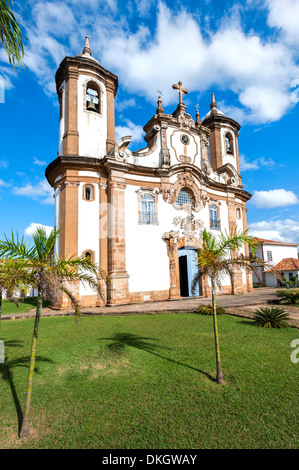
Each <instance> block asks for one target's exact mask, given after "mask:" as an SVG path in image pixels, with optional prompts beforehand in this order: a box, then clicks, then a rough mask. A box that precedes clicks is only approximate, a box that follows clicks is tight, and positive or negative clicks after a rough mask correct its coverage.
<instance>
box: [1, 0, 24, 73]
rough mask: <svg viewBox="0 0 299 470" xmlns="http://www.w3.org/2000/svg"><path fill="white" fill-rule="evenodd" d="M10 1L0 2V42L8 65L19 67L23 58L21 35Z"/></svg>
mask: <svg viewBox="0 0 299 470" xmlns="http://www.w3.org/2000/svg"><path fill="white" fill-rule="evenodd" d="M12 3H13V2H12V1H11V2H10V1H9V0H0V41H1V43H2V45H3V47H4V49H5V51H6V53H7V55H8V59H9V62H10V64H11V65H12V66H13V67H14V68H15V66H16V65H18V67H20V66H21V65H23V64H22V58H23V56H24V46H23V39H25V38H24V36H23V33H22V31H21V28H20V26H19V24H18V21H17V19H16V16H15V14H14V13H13V11H12V9H11V6H10V5H12Z"/></svg>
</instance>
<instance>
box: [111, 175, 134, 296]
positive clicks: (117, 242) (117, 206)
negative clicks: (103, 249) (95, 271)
mask: <svg viewBox="0 0 299 470" xmlns="http://www.w3.org/2000/svg"><path fill="white" fill-rule="evenodd" d="M112 173H113V172H112ZM125 188H126V184H125V180H124V178H121V177H119V176H115V175H113V174H112V175H111V176H110V178H109V180H108V275H109V286H108V299H107V301H108V305H114V304H122V303H128V302H129V275H128V273H127V270H126V240H125Z"/></svg>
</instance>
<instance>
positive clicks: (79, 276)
mask: <svg viewBox="0 0 299 470" xmlns="http://www.w3.org/2000/svg"><path fill="white" fill-rule="evenodd" d="M58 233H59V231H57V230H56V229H53V230H52V231H51V233H50V235H49V236H47V235H46V231H45V229H44V228H42V227H39V228H38V229H37V230H36V232H35V233H34V234H33V246H31V244H28V243H27V242H25V241H24V239H23V238H22V239H21V240H19V237H18V235H17V236H16V237H15V236H14V234H13V233H12V236H11V239H8V238H7V237H6V235H5V240H4V241H0V257H11V258H14V259H17V260H19V262H20V265H19V272H18V276H17V280H18V282H23V284H25V285H30V286H32V287H34V288H36V289H37V291H38V295H37V307H36V315H35V323H34V329H33V338H32V347H31V355H30V367H29V375H28V382H27V392H26V402H25V412H24V418H23V423H22V427H21V431H20V437H25V436H27V435H28V433H29V415H30V407H31V393H32V383H33V374H34V364H35V356H36V346H37V336H38V328H39V321H40V316H41V312H42V305H43V299H49V300H50V301H51V302H52V303H55V302H56V301H57V300H58V299H59V296H61V295H63V294H66V295H67V296H68V298H69V299H70V300H71V302H72V304H73V306H74V307H75V313H76V318H78V315H79V314H80V305H79V303H78V302H77V300H76V298H75V295H74V294H73V293H72V292H71V287H72V285H74V283H79V282H83V283H87V284H88V285H89V286H91V287H92V288H94V289H95V290H97V291H98V292H100V284H101V283H100V282H99V279H106V275H105V273H104V272H103V271H102V270H101V269H100V268H99V267H98V266H96V265H95V264H94V263H92V262H91V260H90V258H88V257H84V256H80V257H74V256H72V257H70V258H66V257H65V258H56V257H54V255H53V253H54V248H55V243H56V240H57V236H58Z"/></svg>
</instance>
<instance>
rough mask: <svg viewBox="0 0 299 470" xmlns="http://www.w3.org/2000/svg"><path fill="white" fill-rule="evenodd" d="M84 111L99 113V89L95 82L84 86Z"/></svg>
mask: <svg viewBox="0 0 299 470" xmlns="http://www.w3.org/2000/svg"><path fill="white" fill-rule="evenodd" d="M86 110H87V111H94V112H96V113H100V88H99V86H98V85H97V84H96V83H95V82H88V83H87V85H86Z"/></svg>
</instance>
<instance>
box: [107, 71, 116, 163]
mask: <svg viewBox="0 0 299 470" xmlns="http://www.w3.org/2000/svg"><path fill="white" fill-rule="evenodd" d="M105 84H106V92H107V143H106V152H107V155H108V154H109V152H110V151H111V150H112V149H113V147H114V146H115V114H114V99H115V95H116V87H115V82H114V81H113V80H110V79H109V77H107V78H106V83H105Z"/></svg>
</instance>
